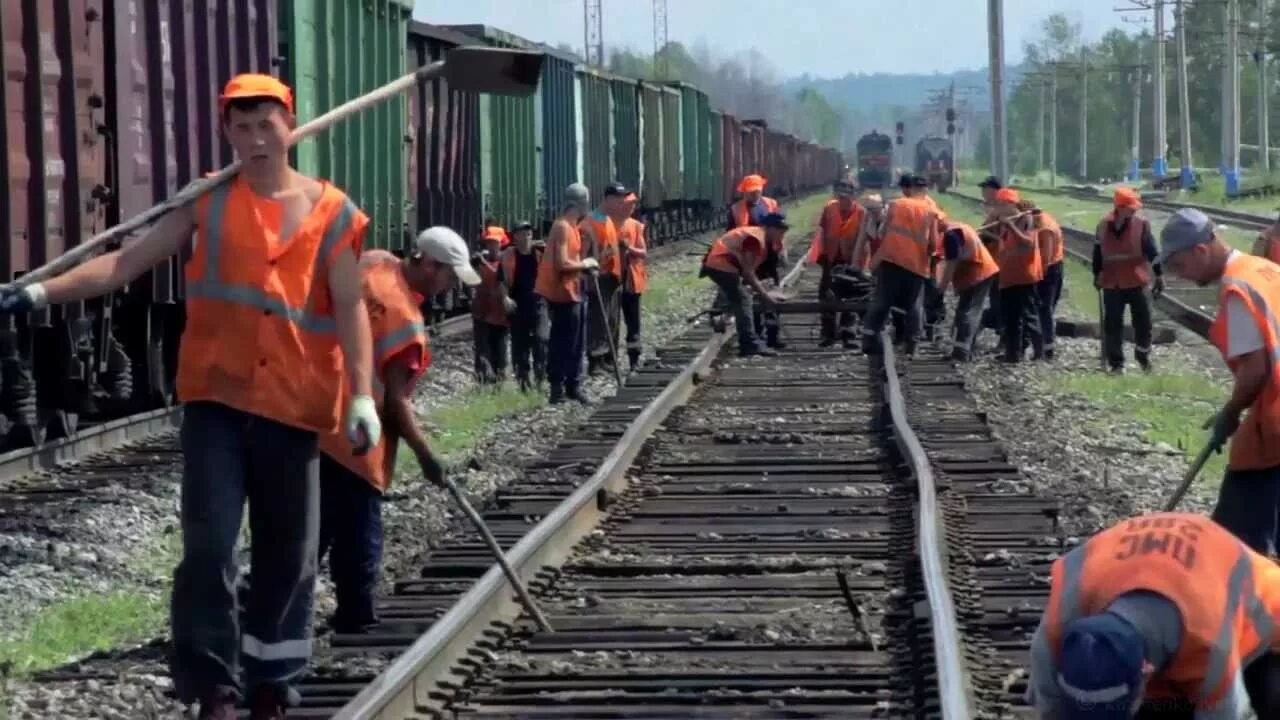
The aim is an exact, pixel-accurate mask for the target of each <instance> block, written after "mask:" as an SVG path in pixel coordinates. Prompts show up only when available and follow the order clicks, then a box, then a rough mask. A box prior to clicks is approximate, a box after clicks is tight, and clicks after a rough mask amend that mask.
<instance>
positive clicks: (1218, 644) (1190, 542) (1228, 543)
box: [1044, 513, 1280, 708]
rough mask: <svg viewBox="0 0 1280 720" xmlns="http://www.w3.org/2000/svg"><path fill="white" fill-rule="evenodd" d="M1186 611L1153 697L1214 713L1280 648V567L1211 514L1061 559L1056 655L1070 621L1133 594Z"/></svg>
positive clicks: (1155, 517)
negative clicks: (1253, 667) (1260, 660)
mask: <svg viewBox="0 0 1280 720" xmlns="http://www.w3.org/2000/svg"><path fill="white" fill-rule="evenodd" d="M1137 591H1149V592H1154V593H1157V594H1159V595H1160V596H1162V597H1164V598H1166V599H1168V600H1169V601H1170V602H1172V603H1173V604H1174V605H1176V606H1177V607H1178V612H1179V613H1180V614H1181V616H1182V642H1181V643H1180V644H1179V646H1178V653H1177V655H1175V656H1174V658H1173V660H1172V661H1170V663H1169V665H1168V667H1166V668H1165V669H1164V670H1163V671H1162V672H1161V673H1160V674H1159V675H1157V676H1155V677H1153V678H1152V679H1151V682H1150V683H1149V684H1148V686H1147V697H1148V698H1152V699H1155V698H1171V697H1181V698H1186V699H1188V700H1191V701H1193V702H1195V703H1197V705H1198V706H1199V707H1205V708H1208V707H1213V706H1214V705H1215V704H1216V703H1218V702H1220V701H1221V700H1222V699H1223V698H1224V697H1226V695H1227V693H1228V691H1229V690H1230V689H1231V687H1232V681H1233V679H1234V677H1235V673H1236V672H1237V671H1239V670H1241V669H1242V668H1243V666H1244V665H1246V664H1247V663H1248V662H1250V661H1251V660H1252V659H1253V658H1254V657H1256V656H1257V655H1259V654H1260V653H1262V652H1265V651H1267V650H1270V649H1271V647H1272V646H1273V645H1274V644H1275V643H1276V641H1277V639H1278V638H1277V632H1276V629H1277V627H1280V625H1277V624H1276V623H1275V622H1274V621H1273V620H1272V618H1273V617H1274V616H1275V615H1276V613H1277V612H1280V567H1277V566H1276V565H1275V564H1274V563H1272V562H1271V561H1270V560H1269V559H1267V558H1266V557H1264V556H1262V555H1260V554H1258V553H1256V552H1254V551H1252V550H1250V549H1249V548H1248V547H1247V546H1246V545H1245V544H1244V543H1242V542H1241V541H1240V540H1239V539H1237V538H1236V537H1235V536H1234V535H1232V534H1231V533H1230V532H1228V531H1227V530H1226V528H1223V527H1222V526H1220V525H1218V524H1216V523H1214V522H1213V521H1211V520H1210V519H1209V518H1207V517H1204V516H1203V515H1194V514H1191V513H1153V514H1150V515H1141V516H1139V517H1135V518H1132V519H1130V520H1125V521H1122V522H1121V523H1120V524H1118V525H1115V526H1112V527H1110V528H1108V529H1106V530H1104V531H1102V532H1100V533H1098V534H1097V535H1094V536H1093V537H1092V538H1090V539H1089V540H1088V542H1086V543H1085V544H1084V545H1081V546H1080V547H1078V548H1076V549H1074V550H1072V551H1071V552H1069V553H1067V554H1066V555H1064V556H1063V557H1060V558H1058V559H1057V560H1055V561H1054V563H1053V567H1052V569H1051V571H1050V581H1049V602H1048V604H1047V605H1046V606H1045V611H1044V612H1045V616H1044V619H1045V627H1046V629H1047V631H1048V637H1049V644H1050V647H1051V648H1052V649H1053V653H1054V656H1055V658H1056V657H1057V655H1058V654H1059V653H1060V652H1061V648H1062V635H1063V630H1064V628H1065V627H1066V625H1067V623H1070V622H1071V621H1073V620H1076V619H1078V618H1081V617H1087V616H1090V615H1096V614H1099V613H1102V612H1103V611H1104V610H1105V609H1106V607H1107V606H1108V605H1109V604H1110V603H1111V602H1112V601H1113V600H1115V599H1116V598H1118V597H1119V596H1121V595H1123V594H1124V593H1128V592H1137Z"/></svg>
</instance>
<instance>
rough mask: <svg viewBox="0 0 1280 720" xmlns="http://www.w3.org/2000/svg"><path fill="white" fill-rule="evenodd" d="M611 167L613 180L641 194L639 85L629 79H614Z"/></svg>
mask: <svg viewBox="0 0 1280 720" xmlns="http://www.w3.org/2000/svg"><path fill="white" fill-rule="evenodd" d="M611 85H612V90H613V168H614V177H615V179H617V180H618V182H621V183H622V184H624V185H626V186H627V187H628V188H631V189H632V190H635V191H636V192H639V191H640V109H639V99H638V94H639V90H640V86H639V83H638V82H637V81H636V80H633V79H631V78H614V79H613V81H612V83H611Z"/></svg>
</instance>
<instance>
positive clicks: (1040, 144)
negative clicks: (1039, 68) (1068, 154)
mask: <svg viewBox="0 0 1280 720" xmlns="http://www.w3.org/2000/svg"><path fill="white" fill-rule="evenodd" d="M1048 91H1049V84H1048V83H1046V82H1045V81H1044V78H1040V114H1039V118H1038V119H1037V122H1036V172H1043V171H1044V112H1045V107H1044V101H1045V95H1046V94H1047V93H1048Z"/></svg>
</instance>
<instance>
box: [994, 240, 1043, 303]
mask: <svg viewBox="0 0 1280 720" xmlns="http://www.w3.org/2000/svg"><path fill="white" fill-rule="evenodd" d="M1026 234H1027V235H1028V236H1029V237H1028V239H1026V240H1024V239H1023V238H1022V237H1020V236H1019V235H1018V234H1017V233H1015V232H1014V231H1013V230H1011V229H1009V228H1007V227H1006V228H1002V229H1001V231H1000V251H999V252H1000V260H999V262H1000V287H1002V288H1009V287H1022V286H1024V285H1035V284H1036V283H1038V282H1040V281H1041V280H1043V279H1044V266H1043V265H1041V264H1040V238H1039V234H1038V233H1037V232H1036V231H1035V230H1034V229H1032V230H1030V231H1029V232H1027V233H1026Z"/></svg>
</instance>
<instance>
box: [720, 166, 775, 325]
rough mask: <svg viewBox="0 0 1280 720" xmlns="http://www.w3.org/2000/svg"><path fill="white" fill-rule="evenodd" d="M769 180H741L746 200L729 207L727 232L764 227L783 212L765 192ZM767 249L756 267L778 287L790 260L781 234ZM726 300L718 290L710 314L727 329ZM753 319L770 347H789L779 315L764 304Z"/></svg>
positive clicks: (755, 308) (754, 309) (758, 273)
mask: <svg viewBox="0 0 1280 720" xmlns="http://www.w3.org/2000/svg"><path fill="white" fill-rule="evenodd" d="M767 182H768V181H767V180H765V178H764V177H762V176H760V175H747V176H746V177H744V178H742V181H741V182H739V183H738V192H739V193H740V194H741V195H742V199H741V200H739V201H738V202H735V203H733V204H732V205H730V206H729V214H728V217H727V219H726V221H725V231H726V232H728V231H729V230H733V229H734V228H740V227H761V225H760V223H761V221H762V220H763V219H764V217H765V216H766V215H769V214H770V213H775V212H779V210H778V201H777V200H774V199H773V198H771V197H766V196H765V194H764V188H765V185H766V184H767ZM766 251H767V252H766V254H765V257H764V260H763V261H762V262H761V263H760V267H758V268H756V276H757V277H758V278H760V280H762V281H772V282H773V284H774V285H775V286H777V285H778V284H780V279H781V273H780V271H779V268H780V266H781V265H782V264H784V263H785V262H786V256H785V254H786V248H785V247H784V246H783V245H782V239H781V237H779V239H778V240H777V242H775V243H771V244H770V245H769V247H768V248H766ZM725 302H726V301H725V298H724V296H723V294H719V293H718V294H717V296H716V302H715V303H714V304H713V305H712V308H711V312H710V313H709V315H710V318H711V324H712V326H713V327H716V328H719V329H721V330H723V328H724V324H723V323H722V322H721V320H720V318H721V317H722V309H723V307H724V305H725ZM752 322H753V323H754V324H755V334H756V337H764V338H765V343H766V344H767V345H768V346H769V347H771V348H774V349H777V350H781V349H782V348H784V347H786V343H784V342H782V340H781V338H780V337H779V334H778V330H779V324H778V316H777V315H776V314H774V313H773V312H770V311H769V310H768V308H767V307H765V305H764V303H760V304H758V305H755V306H753V307H752Z"/></svg>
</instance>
